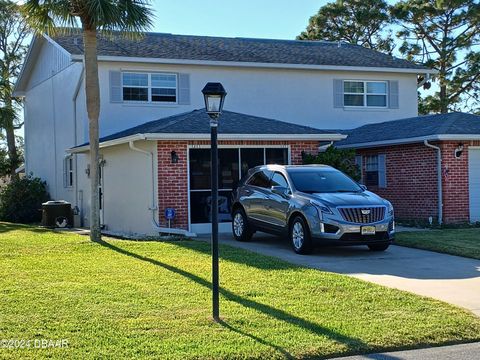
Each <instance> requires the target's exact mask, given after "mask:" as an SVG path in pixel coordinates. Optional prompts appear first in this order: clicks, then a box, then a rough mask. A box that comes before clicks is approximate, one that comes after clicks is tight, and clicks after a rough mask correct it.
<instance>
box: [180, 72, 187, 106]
mask: <svg viewBox="0 0 480 360" xmlns="http://www.w3.org/2000/svg"><path fill="white" fill-rule="evenodd" d="M178 104H179V105H190V74H178Z"/></svg>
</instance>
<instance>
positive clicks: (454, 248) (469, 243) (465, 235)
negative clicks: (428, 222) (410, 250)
mask: <svg viewBox="0 0 480 360" xmlns="http://www.w3.org/2000/svg"><path fill="white" fill-rule="evenodd" d="M395 240H396V243H397V244H398V245H402V246H408V247H414V248H418V249H425V250H432V251H437V252H442V253H447V254H452V255H458V256H465V257H470V258H474V259H480V228H472V229H444V230H430V231H421V232H403V233H398V234H396V235H395Z"/></svg>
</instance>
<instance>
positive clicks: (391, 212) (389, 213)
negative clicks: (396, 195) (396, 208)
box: [387, 202, 393, 216]
mask: <svg viewBox="0 0 480 360" xmlns="http://www.w3.org/2000/svg"><path fill="white" fill-rule="evenodd" d="M387 211H388V216H393V205H392V203H391V202H389V203H388V204H387Z"/></svg>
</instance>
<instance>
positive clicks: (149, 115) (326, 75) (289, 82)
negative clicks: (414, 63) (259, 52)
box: [99, 63, 418, 135]
mask: <svg viewBox="0 0 480 360" xmlns="http://www.w3.org/2000/svg"><path fill="white" fill-rule="evenodd" d="M109 70H117V71H118V70H127V71H135V70H140V71H165V72H178V73H189V74H190V97H191V104H190V105H162V104H134V103H120V104H119V103H110V101H109V86H108V84H109ZM99 76H100V82H101V84H102V87H101V97H102V113H101V133H102V135H107V134H111V133H114V132H117V131H120V130H122V129H125V128H128V127H131V126H135V125H139V124H142V123H144V122H146V121H151V120H157V119H160V118H163V117H166V116H170V115H174V114H178V113H183V112H187V111H191V110H193V109H199V108H202V107H204V104H203V97H202V94H201V90H202V88H203V87H204V86H205V84H206V83H207V82H209V81H220V82H221V83H222V84H223V85H224V87H225V89H226V90H227V92H228V95H227V97H226V100H225V109H226V110H231V111H237V112H242V113H246V114H252V115H257V116H265V117H270V118H274V119H278V120H283V121H288V122H292V123H297V124H302V125H309V126H313V127H317V128H322V129H351V128H355V127H358V126H361V125H364V124H367V123H375V122H382V121H387V120H394V119H400V118H406V117H412V116H417V114H418V112H417V77H416V75H415V74H395V73H372V72H340V71H337V72H332V71H318V70H285V69H283V70H282V69H253V68H248V69H247V68H232V67H211V66H191V65H188V66H187V65H181V66H180V65H178V66H177V65H158V64H129V63H101V65H100V74H99ZM334 79H359V80H398V82H399V94H400V96H399V102H400V104H399V108H398V109H347V108H334V106H333V80H334Z"/></svg>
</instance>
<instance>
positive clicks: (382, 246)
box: [368, 243, 390, 251]
mask: <svg viewBox="0 0 480 360" xmlns="http://www.w3.org/2000/svg"><path fill="white" fill-rule="evenodd" d="M389 246H390V244H389V243H385V244H371V245H368V248H369V249H370V250H371V251H385V250H387V249H388V247H389Z"/></svg>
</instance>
